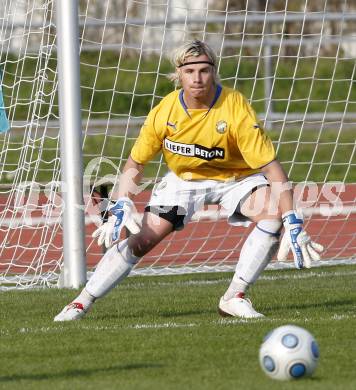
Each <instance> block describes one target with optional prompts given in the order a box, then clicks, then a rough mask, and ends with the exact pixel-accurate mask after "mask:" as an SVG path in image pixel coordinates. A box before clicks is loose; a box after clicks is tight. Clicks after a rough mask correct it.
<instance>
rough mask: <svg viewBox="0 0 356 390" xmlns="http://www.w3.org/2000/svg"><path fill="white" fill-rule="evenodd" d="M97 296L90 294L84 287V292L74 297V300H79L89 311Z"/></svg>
mask: <svg viewBox="0 0 356 390" xmlns="http://www.w3.org/2000/svg"><path fill="white" fill-rule="evenodd" d="M95 299H96V298H95V297H93V296H92V295H90V294H89V293H88V291H87V290H86V289H85V288H83V290H82V292H81V293H80V294H79V295H78V296H77V297H76V298H75V299H74V301H73V302H79V303H81V304H82V305H83V307H84V310H85V311H87V310H88V309H89V307H90V306H91V305H92V304H93V303H94V302H95Z"/></svg>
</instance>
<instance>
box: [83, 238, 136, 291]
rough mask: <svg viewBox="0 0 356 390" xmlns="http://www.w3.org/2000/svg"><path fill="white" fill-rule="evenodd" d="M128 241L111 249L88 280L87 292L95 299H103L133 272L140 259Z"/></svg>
mask: <svg viewBox="0 0 356 390" xmlns="http://www.w3.org/2000/svg"><path fill="white" fill-rule="evenodd" d="M127 240H128V239H126V240H124V241H122V242H119V243H118V244H117V245H114V246H113V247H112V248H110V249H109V250H108V251H107V252H106V253H105V255H104V256H103V258H102V259H101V260H100V262H99V264H98V266H97V267H96V270H95V272H94V273H93V275H92V277H91V278H90V279H89V280H88V282H87V284H86V286H85V290H86V291H87V292H88V293H89V294H90V295H91V296H93V297H95V298H101V297H103V296H104V295H105V294H107V293H108V292H109V291H110V290H111V289H113V288H114V287H115V286H116V285H117V284H119V283H120V282H121V281H122V280H123V279H125V278H126V276H127V275H128V274H129V273H130V272H131V270H132V268H133V266H134V265H135V264H136V263H137V262H138V260H139V257H137V256H134V255H133V254H132V252H131V249H130V248H129V247H128V245H127Z"/></svg>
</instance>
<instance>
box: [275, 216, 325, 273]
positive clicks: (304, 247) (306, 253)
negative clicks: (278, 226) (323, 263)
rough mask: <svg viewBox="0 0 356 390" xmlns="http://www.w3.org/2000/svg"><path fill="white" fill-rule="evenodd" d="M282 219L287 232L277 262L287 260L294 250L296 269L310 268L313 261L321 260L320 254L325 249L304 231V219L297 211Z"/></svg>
mask: <svg viewBox="0 0 356 390" xmlns="http://www.w3.org/2000/svg"><path fill="white" fill-rule="evenodd" d="M282 219H283V225H284V229H285V232H284V235H283V237H282V240H281V243H280V246H279V250H278V253H277V260H278V261H283V260H286V259H287V256H288V252H289V250H292V253H293V257H294V264H295V266H296V268H298V269H301V268H310V267H311V261H312V260H320V255H319V253H320V252H322V251H323V250H324V247H323V246H322V245H320V244H318V243H316V242H314V241H312V240H311V238H310V237H309V235H308V234H307V232H306V231H305V230H304V229H303V222H304V221H303V219H302V218H301V217H300V216H299V215H298V214H297V213H296V212H295V211H288V212H287V213H285V214H283V215H282Z"/></svg>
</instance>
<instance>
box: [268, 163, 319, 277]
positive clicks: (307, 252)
mask: <svg viewBox="0 0 356 390" xmlns="http://www.w3.org/2000/svg"><path fill="white" fill-rule="evenodd" d="M261 171H262V172H263V174H264V175H265V176H266V178H267V180H268V181H269V183H270V185H271V192H272V196H273V197H274V198H275V199H277V201H278V205H279V210H280V211H281V214H282V219H283V225H284V229H285V232H284V235H283V237H282V240H281V244H280V247H279V251H278V254H277V258H278V260H285V259H286V258H287V255H288V252H289V250H290V249H291V250H292V253H293V257H294V263H295V266H296V267H297V268H299V269H300V268H310V267H311V261H312V260H320V255H319V253H320V252H322V251H323V250H324V247H323V246H322V245H320V244H318V243H316V242H313V241H312V240H311V238H310V236H309V235H308V234H307V232H306V231H305V230H304V228H303V222H304V221H303V218H302V216H300V215H298V213H297V212H296V211H295V210H294V204H293V192H292V188H291V184H290V183H289V181H288V177H287V175H286V173H285V171H284V169H283V167H282V166H281V164H280V163H279V162H278V161H277V160H273V161H272V162H270V163H269V164H267V165H265V166H264V167H262V168H261Z"/></svg>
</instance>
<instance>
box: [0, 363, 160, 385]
mask: <svg viewBox="0 0 356 390" xmlns="http://www.w3.org/2000/svg"><path fill="white" fill-rule="evenodd" d="M163 366H164V365H163V364H159V363H130V364H121V365H117V366H112V367H107V368H90V369H76V370H67V371H63V372H57V373H42V374H15V375H0V383H11V382H16V381H23V380H32V381H42V380H53V379H65V378H80V377H90V376H92V375H97V374H100V373H102V374H109V373H115V372H120V371H128V370H141V369H146V368H162V367H163Z"/></svg>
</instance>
